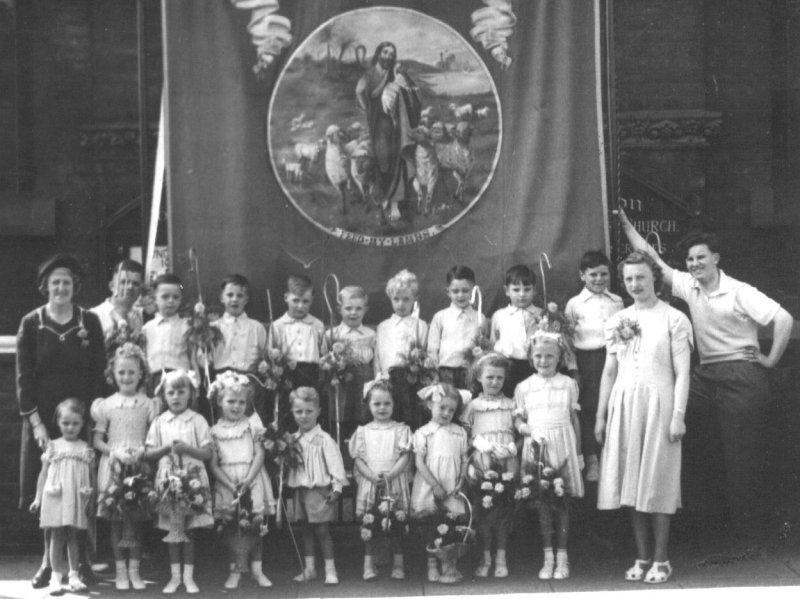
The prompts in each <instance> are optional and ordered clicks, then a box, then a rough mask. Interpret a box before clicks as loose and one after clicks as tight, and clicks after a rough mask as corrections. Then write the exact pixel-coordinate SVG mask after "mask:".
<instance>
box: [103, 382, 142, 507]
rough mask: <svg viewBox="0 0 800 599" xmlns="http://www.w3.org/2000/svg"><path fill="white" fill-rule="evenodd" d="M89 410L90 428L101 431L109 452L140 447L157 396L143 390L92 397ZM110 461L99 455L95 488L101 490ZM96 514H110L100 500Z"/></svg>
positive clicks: (107, 473)
mask: <svg viewBox="0 0 800 599" xmlns="http://www.w3.org/2000/svg"><path fill="white" fill-rule="evenodd" d="M91 414H92V420H94V423H95V425H94V432H95V433H103V434H104V435H105V438H106V444H107V445H108V447H109V449H110V450H111V451H112V452H113V451H114V450H115V449H122V450H125V449H139V448H143V447H144V440H145V437H147V429H148V428H149V427H150V424H152V422H153V421H154V420H155V419H156V417H157V416H158V400H156V399H154V398H151V397H147V396H146V395H145V394H144V393H137V394H136V395H132V396H125V395H122V394H120V393H115V394H114V395H111V396H109V397H106V398H101V399H96V400H95V401H94V403H92V409H91ZM113 462H114V459H113V458H112V457H111V456H110V455H107V454H103V455H101V456H100V464H99V466H98V468H97V489H98V490H99V491H104V490H105V489H106V488H107V487H108V484H109V482H111V475H112V466H113ZM97 515H98V516H100V517H101V518H109V517H111V516H112V514H110V513H109V511H108V509H107V508H106V507H105V506H104V505H103V504H100V505H99V506H98V509H97Z"/></svg>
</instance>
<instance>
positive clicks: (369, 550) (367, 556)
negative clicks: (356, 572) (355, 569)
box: [362, 541, 378, 580]
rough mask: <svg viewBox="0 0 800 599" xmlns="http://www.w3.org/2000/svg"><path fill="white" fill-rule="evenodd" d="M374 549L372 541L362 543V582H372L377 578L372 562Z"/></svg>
mask: <svg viewBox="0 0 800 599" xmlns="http://www.w3.org/2000/svg"><path fill="white" fill-rule="evenodd" d="M374 551H375V550H374V547H373V542H372V541H364V574H363V576H362V578H363V579H364V580H373V579H374V578H376V577H377V576H378V573H377V572H376V571H375V563H374V561H373V557H372V556H373V554H374Z"/></svg>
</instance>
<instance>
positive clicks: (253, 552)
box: [250, 535, 272, 587]
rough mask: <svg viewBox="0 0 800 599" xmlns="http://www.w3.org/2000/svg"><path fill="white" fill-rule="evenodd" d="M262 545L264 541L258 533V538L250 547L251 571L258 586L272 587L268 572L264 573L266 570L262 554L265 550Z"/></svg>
mask: <svg viewBox="0 0 800 599" xmlns="http://www.w3.org/2000/svg"><path fill="white" fill-rule="evenodd" d="M262 545H263V541H262V539H261V537H260V536H258V535H256V538H255V539H254V540H253V544H252V546H251V548H250V573H251V574H252V575H253V580H255V581H256V584H258V586H260V587H271V586H272V581H271V580H270V579H269V578H267V575H266V574H264V570H263V568H262V565H261V555H262V553H263V550H264V547H263V546H262Z"/></svg>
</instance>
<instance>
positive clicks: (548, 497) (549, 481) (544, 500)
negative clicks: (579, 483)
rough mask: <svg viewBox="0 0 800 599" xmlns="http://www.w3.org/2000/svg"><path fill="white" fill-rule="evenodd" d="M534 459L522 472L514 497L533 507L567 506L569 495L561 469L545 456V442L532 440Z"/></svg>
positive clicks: (553, 507)
mask: <svg viewBox="0 0 800 599" xmlns="http://www.w3.org/2000/svg"><path fill="white" fill-rule="evenodd" d="M531 445H532V449H533V454H534V461H533V463H531V464H529V465H528V466H527V467H526V469H525V472H524V473H523V474H522V477H521V478H520V482H519V488H518V489H517V490H516V492H515V493H514V499H516V500H517V501H518V502H519V505H522V506H530V507H533V508H539V509H540V508H551V509H563V508H566V506H567V500H568V495H567V494H566V488H565V483H564V478H563V477H562V476H561V469H562V468H563V465H562V466H561V467H559V468H551V467H550V466H548V465H547V464H546V463H545V460H544V458H543V456H544V453H545V446H544V442H543V441H541V442H537V441H532V442H531Z"/></svg>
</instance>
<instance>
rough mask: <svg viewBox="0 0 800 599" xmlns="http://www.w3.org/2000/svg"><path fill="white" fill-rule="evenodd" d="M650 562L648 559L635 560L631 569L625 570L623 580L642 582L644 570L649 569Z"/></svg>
mask: <svg viewBox="0 0 800 599" xmlns="http://www.w3.org/2000/svg"><path fill="white" fill-rule="evenodd" d="M651 563H652V562H651V561H650V560H648V559H637V560H636V561H635V562H633V567H632V568H628V569H627V570H625V580H629V581H631V582H638V581H640V580H644V576H645V568H649V566H650V564H651Z"/></svg>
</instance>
